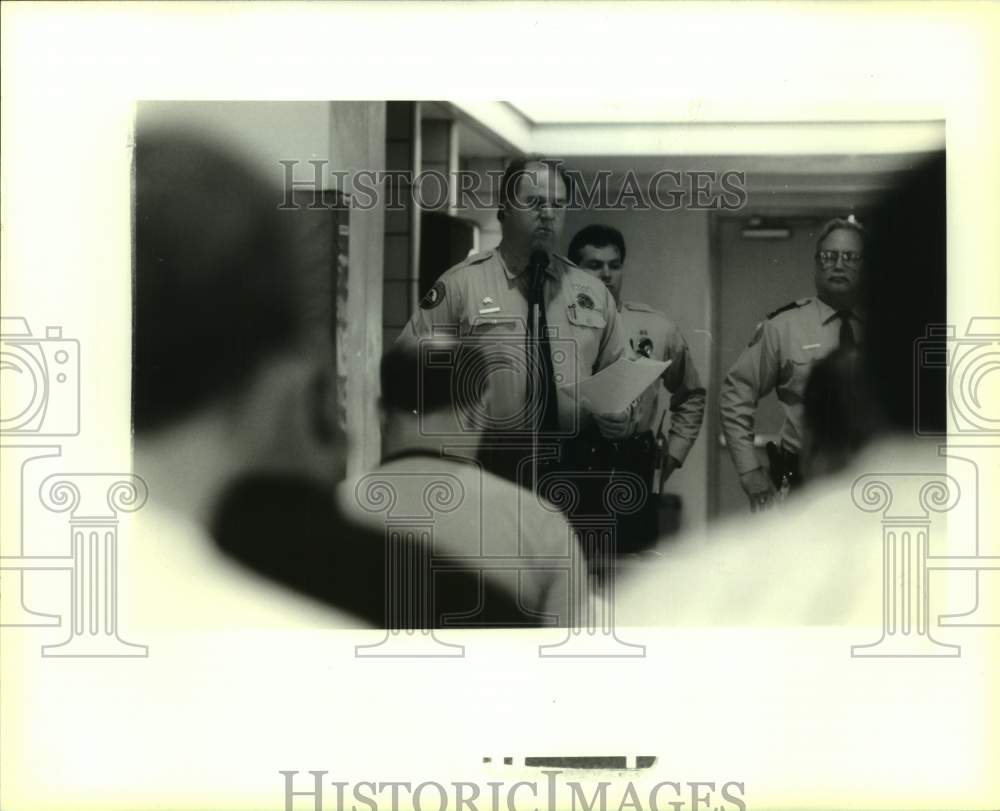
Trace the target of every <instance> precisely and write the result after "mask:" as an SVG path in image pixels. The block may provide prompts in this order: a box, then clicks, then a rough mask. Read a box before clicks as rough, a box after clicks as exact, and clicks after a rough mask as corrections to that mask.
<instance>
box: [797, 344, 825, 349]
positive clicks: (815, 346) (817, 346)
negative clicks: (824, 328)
mask: <svg viewBox="0 0 1000 811" xmlns="http://www.w3.org/2000/svg"><path fill="white" fill-rule="evenodd" d="M822 346H823V344H806V345H805V346H803V347H802V348H803V349H820V348H821V347H822Z"/></svg>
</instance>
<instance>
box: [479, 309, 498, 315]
mask: <svg viewBox="0 0 1000 811" xmlns="http://www.w3.org/2000/svg"><path fill="white" fill-rule="evenodd" d="M498 312H500V308H499V307H481V308H480V309H479V314H480V315H489V314H490V313H498Z"/></svg>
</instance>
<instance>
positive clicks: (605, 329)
mask: <svg viewBox="0 0 1000 811" xmlns="http://www.w3.org/2000/svg"><path fill="white" fill-rule="evenodd" d="M546 273H547V274H548V277H549V278H548V280H547V281H546V284H545V302H546V306H545V315H546V319H547V322H548V329H549V335H550V348H551V356H552V366H553V371H554V373H555V385H556V391H557V399H558V407H559V428H560V431H561V432H563V433H566V434H571V433H575V432H576V430H574V429H582V428H584V427H586V426H587V424H588V422H589V421H590V419H591V418H590V416H589V415H588V414H586V413H585V412H580V417H579V421H577V407H576V399H575V397H574V396H573V394H572V393H571V392H568V391H566V390H563V389H561V388H560V387H561V386H565V385H568V384H575V383H577V382H578V381H580V380H585V379H586V378H588V377H590V376H591V375H592V374H594V373H595V372H598V371H600V370H601V369H603V368H604V367H606V366H609V365H610V364H612V363H614V362H615V361H616V360H617V359H618V358H619V357H621V356H622V355H624V354H625V346H626V343H625V335H624V332H623V331H622V328H621V322H620V319H619V317H618V310H617V308H616V307H615V301H614V297H613V296H612V295H611V292H610V291H609V290H608V289H607V288H606V287H605V286H604V284H602V283H601V282H600V281H599V280H598V279H595V278H593V277H591V276H590V275H589V274H587V273H585V272H584V271H582V270H580V269H579V268H578V267H577V266H576V265H574V264H573V263H572V262H570V261H569V260H568V259H566V258H564V257H562V256H558V255H556V254H553V255H552V261H551V262H550V263H549V266H548V268H547V269H546ZM528 283H529V279H528V273H527V272H526V271H524V270H522V271H521V272H520V273H514V272H513V271H511V270H510V268H508V267H507V265H506V263H505V262H504V260H503V258H502V257H501V255H500V252H499V250H491V251H484V252H482V253H477V254H474V255H472V256H470V257H469V258H468V259H466V260H465V261H464V262H461V263H460V264H458V265H455V267H453V268H451V269H450V270H448V271H446V272H445V273H444V274H442V276H441V277H440V278H439V279H438V281H437V282H436V283H435V284H434V286H433V287H432V288H431V290H430V291H429V292H428V293H427V295H426V296H424V298H423V300H422V301H421V302H420V307H419V308H418V309H417V311H416V312H415V313H414V314H413V316H412V317H411V318H410V321H409V323H408V324H407V325H406V327H405V328H404V329H403V332H402V333H401V334H400V336H399V339H398V341H399V342H401V343H405V342H413V343H416V342H417V341H418V340H419V339H421V338H427V337H431V336H433V335H434V334H436V333H437V334H443V335H448V334H451V335H458V336H460V337H463V338H467V337H469V336H472V337H475V338H477V339H479V340H481V341H482V342H483V343H484V344H485V345H486V346H487V348H488V349H489V359H488V362H489V363H491V364H492V363H497V364H498V368H497V370H496V371H494V372H493V373H491V374H490V375H489V377H488V379H489V392H488V395H487V397H488V404H487V409H488V415H489V417H490V420H491V421H492V422H493V424H494V425H503V426H505V427H506V428H507V430H523V428H524V427H525V420H523V416H524V414H525V413H526V409H525V403H526V398H527V382H528V374H527V369H528V366H527V364H526V362H525V361H526V358H525V336H526V334H527V330H528V292H529V291H528ZM499 364H502V367H501V366H499ZM500 369H502V371H501V370H500ZM519 421H520V424H517V423H518V422H519Z"/></svg>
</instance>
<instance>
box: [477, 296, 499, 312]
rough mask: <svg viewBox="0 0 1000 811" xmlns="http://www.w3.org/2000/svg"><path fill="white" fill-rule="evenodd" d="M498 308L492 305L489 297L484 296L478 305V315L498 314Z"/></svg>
mask: <svg viewBox="0 0 1000 811" xmlns="http://www.w3.org/2000/svg"><path fill="white" fill-rule="evenodd" d="M498 312H500V308H499V307H496V306H494V305H493V299H491V298H490V297H489V296H484V297H483V300H482V301H481V302H480V303H479V314H480V315H488V314H490V313H498Z"/></svg>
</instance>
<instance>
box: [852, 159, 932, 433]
mask: <svg viewBox="0 0 1000 811" xmlns="http://www.w3.org/2000/svg"><path fill="white" fill-rule="evenodd" d="M946 202H947V201H946V190H945V157H944V154H943V153H942V154H940V155H936V156H934V157H933V158H931V159H929V160H928V161H926V162H925V163H924V164H922V165H921V166H919V167H918V168H917V169H916V170H914V171H913V173H912V175H911V176H910V177H909V178H908V179H907V180H905V181H904V182H903V183H901V184H900V185H899V186H898V187H896V188H895V189H894V190H892V191H891V192H889V193H888V194H887V195H886V197H885V198H884V199H883V200H882V201H881V202H880V204H879V205H878V207H877V208H876V211H875V213H874V216H873V217H872V218H871V219H870V221H869V223H868V232H869V234H870V235H871V237H870V239H869V240H868V242H867V243H866V252H867V253H866V259H865V264H866V267H867V268H868V273H867V276H866V280H865V288H864V303H865V309H866V310H867V312H868V321H867V323H866V327H865V329H866V338H865V345H864V353H863V355H862V368H863V377H864V382H865V386H866V388H867V390H868V392H869V394H870V399H871V401H872V404H873V406H874V409H875V418H876V420H877V425H878V428H879V429H880V430H881V431H882V432H887V433H896V434H908V435H910V436H912V435H913V431H914V414H915V409H916V406H917V403H916V401H915V399H914V398H915V397H917V396H919V397H920V413H921V419H922V421H925V422H926V425H927V426H929V427H931V428H932V429H936V430H940V431H943V430H944V428H945V407H946V402H945V398H946V391H945V385H944V380H943V378H941V379H938V380H934V381H931V382H930V385H921V386H920V387H917V386H916V385H915V384H916V376H917V374H919V370H918V368H917V360H916V357H915V342H916V341H917V340H919V339H920V338H922V337H924V336H926V335H927V328H928V327H929V326H931V325H936V324H944V323H945V322H946V321H947V317H948V307H947V292H948V284H947V273H946V269H947V238H946V216H945V214H946ZM926 382H927V381H926V380H924V379H922V380H921V384H925V383H926ZM918 388H919V395H918V394H917V389H918Z"/></svg>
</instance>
